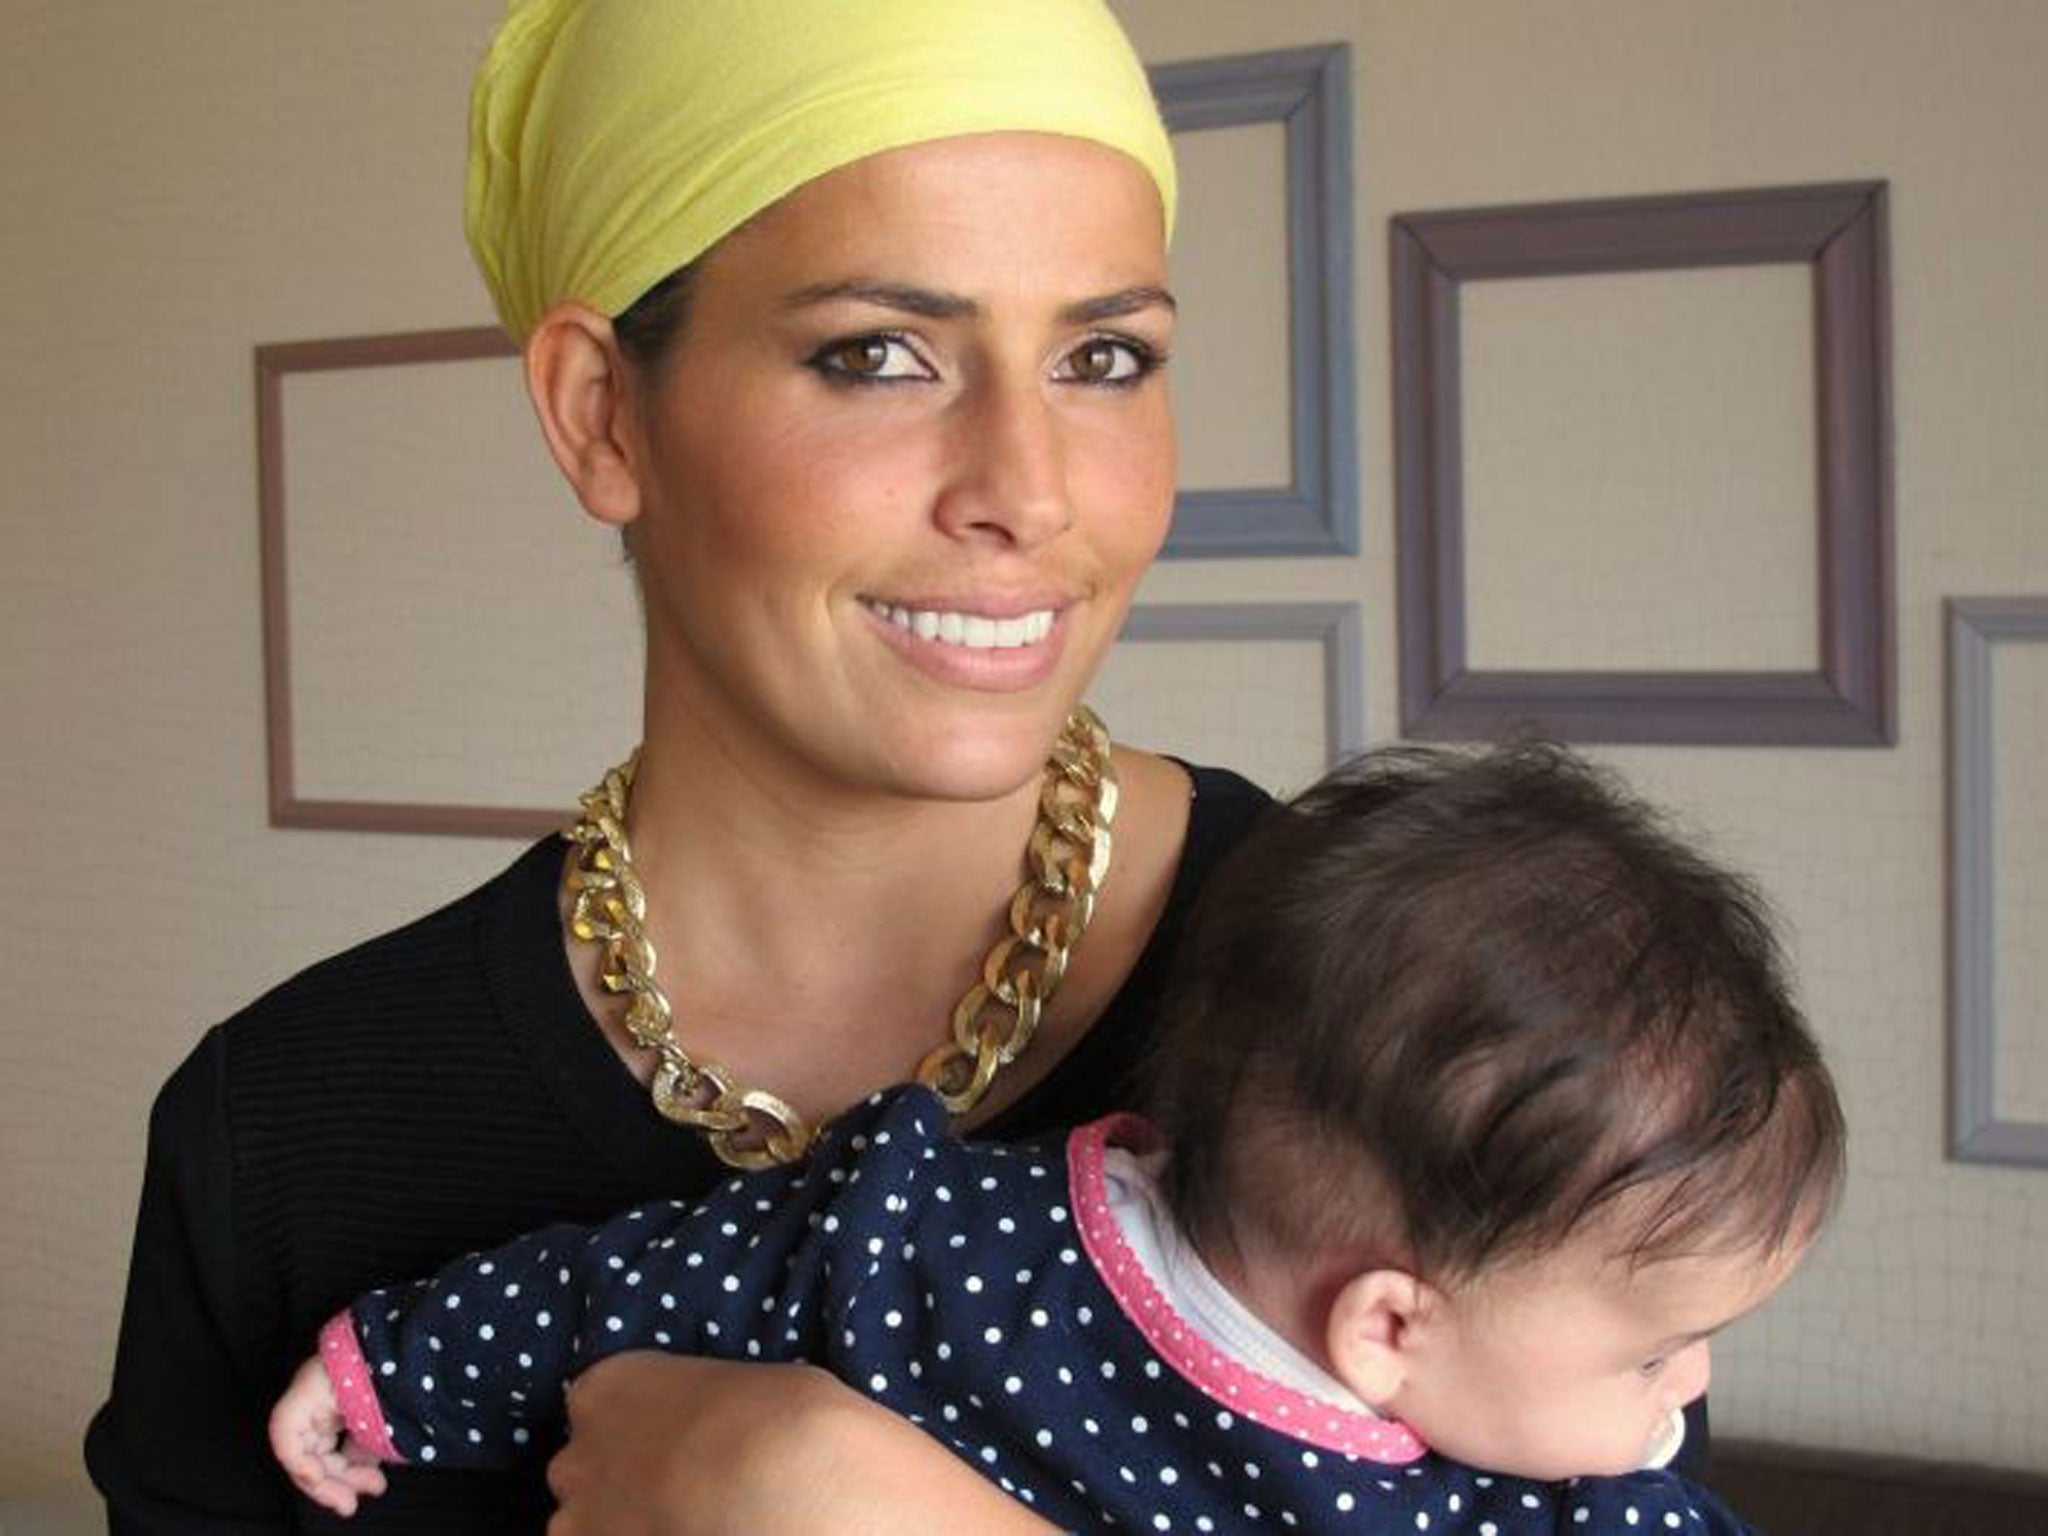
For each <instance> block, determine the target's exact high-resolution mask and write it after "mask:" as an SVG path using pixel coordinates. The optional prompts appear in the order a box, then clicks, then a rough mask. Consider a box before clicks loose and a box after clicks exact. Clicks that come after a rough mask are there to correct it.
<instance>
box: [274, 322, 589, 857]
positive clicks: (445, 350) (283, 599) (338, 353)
mask: <svg viewBox="0 0 2048 1536" xmlns="http://www.w3.org/2000/svg"><path fill="white" fill-rule="evenodd" d="M516 356H518V349H517V348H515V347H514V346H513V345H512V343H511V341H510V340H509V339H508V338H507V337H506V335H505V333H504V332H503V331H500V330H499V329H497V327H495V326H476V327H470V328H465V329H461V330H442V331H407V332H400V333H397V334H393V335H384V336H345V337H336V338H333V339H329V340H322V341H291V342H277V343H273V344H270V345H267V346H259V347H258V348H257V349H256V464H257V475H256V483H257V493H256V494H257V522H258V538H259V542H260V546H261V552H262V573H263V712H264V735H265V742H266V748H265V751H266V756H267V759H268V769H269V787H270V825H272V826H273V827H306V828H316V829H321V830H328V831H341V832H426V833H445V834H452V835H455V836H460V837H517V838H532V837H538V836H540V835H541V834H543V833H545V832H549V831H552V830H554V829H555V828H557V827H559V826H561V825H562V823H563V821H564V820H565V819H566V817H567V815H568V813H569V812H570V811H571V810H572V809H573V807H571V806H558V807H556V808H554V809H552V810H543V809H539V808H535V807H520V806H483V805H447V804H436V803H428V802H419V801H384V800H323V799H309V798H307V797H306V796H303V795H301V794H300V793H299V790H298V763H297V758H296V756H295V754H294V750H293V737H292V627H291V603H290V597H289V588H290V569H291V568H290V565H289V562H288V550H289V541H290V521H291V520H290V516H289V512H290V509H289V508H288V506H287V505H286V499H285V452H286V432H285V425H286V423H285V407H284V384H285V380H286V379H287V378H288V377H290V376H291V375H293V374H298V373H319V372H324V371H328V370H333V369H341V368H402V367H408V366H412V365H415V364H427V363H458V362H476V361H482V360H488V359H493V358H510V357H516Z"/></svg>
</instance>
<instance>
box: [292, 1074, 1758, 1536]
mask: <svg viewBox="0 0 2048 1536" xmlns="http://www.w3.org/2000/svg"><path fill="white" fill-rule="evenodd" d="M1110 1128H1111V1127H1101V1128H1097V1130H1096V1131H1095V1133H1094V1134H1095V1138H1096V1139H1095V1151H1094V1153H1093V1156H1094V1161H1095V1166H1096V1167H1097V1169H1098V1171H1099V1164H1100V1141H1101V1137H1102V1136H1103V1135H1104V1134H1106V1132H1107V1130H1108V1129H1110ZM1088 1135H1089V1132H1087V1131H1083V1132H1077V1133H1076V1140H1075V1142H1074V1147H1075V1148H1076V1149H1078V1150H1077V1152H1076V1156H1075V1166H1076V1167H1085V1166H1086V1164H1087V1157H1086V1156H1085V1155H1083V1153H1084V1152H1085V1149H1086V1147H1087V1145H1088V1143H1087V1140H1086V1138H1087V1137H1088ZM1064 1154H1065V1149H1063V1147H1062V1146H1061V1145H1060V1144H1058V1143H1040V1144H1035V1145H1027V1146H1020V1147H1008V1146H998V1145H993V1144H986V1143H967V1144H962V1143H958V1142H955V1141H953V1140H951V1139H950V1138H949V1137H948V1136H947V1135H946V1116H945V1113H944V1111H943V1110H942V1109H941V1108H940V1106H939V1105H938V1103H937V1101H936V1100H935V1099H933V1098H932V1097H931V1095H930V1094H929V1093H927V1092H926V1091H924V1090H922V1089H899V1090H895V1091H892V1092H891V1093H888V1094H884V1095H879V1096H878V1097H877V1098H876V1099H875V1100H874V1101H871V1103H870V1104H869V1105H867V1106H864V1107H863V1108H861V1109H860V1110H857V1111H854V1112H851V1113H849V1114H847V1115H845V1116H842V1117H841V1118H840V1120H839V1121H838V1122H836V1123H835V1124H834V1126H833V1127H832V1128H831V1130H830V1131H829V1132H828V1133H827V1134H826V1136H825V1137H824V1138H823V1139H822V1140H821V1142H820V1145H819V1147H818V1150H817V1151H816V1153H815V1154H814V1155H813V1156H812V1158H811V1160H810V1161H809V1162H808V1163H807V1164H805V1165H804V1166H802V1167H801V1168H797V1169H773V1170H768V1171H766V1172H763V1173H759V1174H753V1175H746V1176H742V1177H736V1178H733V1179H730V1180H728V1181H727V1182H726V1183H725V1184H723V1185H722V1186H720V1187H719V1188H718V1189H716V1190H714V1191H713V1192H712V1193H711V1194H710V1195H709V1196H707V1197H706V1198H705V1199H704V1200H702V1201H700V1202H696V1203H694V1204H693V1203H687V1202H683V1201H673V1202H668V1203H666V1204H661V1205H655V1206H644V1207H641V1208H639V1209H637V1210H633V1211H629V1212H627V1213H626V1214H624V1215H623V1216H620V1217H618V1218H616V1219H614V1220H613V1221H610V1222H608V1223H606V1224H605V1225H603V1226H601V1227H598V1228H596V1229H589V1228H574V1227H552V1228H547V1229H545V1230H543V1231H540V1232H537V1233H534V1234H531V1235H530V1236H527V1237H525V1238H521V1239H519V1240H518V1241H516V1242H514V1243H511V1244H508V1245H507V1246H506V1247H504V1248H501V1249H499V1250H497V1251H495V1252H493V1253H491V1254H488V1255H484V1256H472V1257H470V1258H468V1259H465V1260H461V1261H458V1262H457V1263H455V1264H452V1265H450V1266H448V1267H447V1268H446V1269H444V1270H442V1271H441V1272H440V1273H439V1274H438V1275H436V1276H435V1277H434V1278H432V1279H431V1280H426V1281H423V1282H420V1283H418V1284H415V1285H412V1286H407V1287H400V1288H395V1289H392V1290H388V1291H379V1292H373V1293H371V1294H370V1295H369V1296H366V1297H364V1298H362V1299H361V1300H360V1301H358V1302H357V1303H356V1305H355V1306H354V1308H353V1309H352V1311H351V1314H349V1318H348V1320H349V1321H351V1322H352V1323H353V1330H352V1334H353V1342H356V1343H359V1345H360V1354H361V1359H360V1360H359V1361H358V1360H346V1359H344V1358H343V1357H345V1356H346V1355H347V1354H348V1353H349V1351H348V1350H346V1349H342V1350H340V1351H338V1352H330V1353H329V1354H328V1358H329V1359H330V1361H337V1360H340V1361H342V1368H343V1369H346V1370H348V1371H349V1372H350V1373H351V1387H350V1391H351V1393H352V1394H356V1395H357V1396H355V1397H352V1399H351V1401H356V1402H358V1403H359V1406H358V1407H357V1408H356V1410H355V1412H356V1414H358V1415H362V1416H365V1421H366V1422H369V1421H370V1420H371V1419H375V1420H377V1421H380V1422H381V1424H382V1426H383V1427H385V1428H386V1429H387V1430H388V1434H389V1439H390V1443H391V1446H392V1447H393V1448H394V1449H395V1450H396V1452H397V1453H398V1455H399V1457H401V1458H402V1459H404V1460H408V1461H412V1462H417V1463H432V1464H433V1465H436V1466H446V1467H475V1466H502V1465H504V1464H505V1463H507V1462H509V1461H512V1460H516V1459H523V1458H524V1457H526V1456H530V1455H536V1454H542V1453H544V1452H546V1451H547V1450H548V1449H549V1448H551V1447H552V1446H553V1445H554V1444H555V1443H557V1442H558V1440H559V1437H560V1425H561V1417H562V1406H561V1403H562V1387H563V1384H564V1382H566V1381H567V1380H568V1379H569V1378H570V1377H572V1376H574V1375H575V1374H576V1373H577V1372H578V1371H580V1370H582V1369H584V1368H585V1367H586V1366H589V1365H591V1364H593V1363H595V1362H596V1361H597V1360H599V1359H601V1358H603V1357H604V1356H606V1355H608V1354H612V1353H616V1352H618V1351H621V1350H625V1349H635V1348H645V1347H648V1346H649V1345H650V1344H658V1345H660V1346H661V1347H663V1348H667V1349H672V1350H674V1351H676V1352H679V1353H694V1354H705V1355H713V1356H718V1357H721V1358H727V1359H762V1360H808V1361H812V1362H814V1363H817V1364H820V1365H823V1366H826V1367H827V1368H829V1369H830V1370H832V1372H833V1373H834V1374H835V1375H837V1376H839V1377H840V1378H841V1379H842V1380H844V1381H847V1382H849V1383H851V1384H852V1385H854V1386H856V1387H858V1388H860V1389H861V1390H863V1391H865V1392H866V1393H868V1394H869V1395H870V1396H871V1397H873V1398H875V1399H876V1400H877V1401H879V1402H881V1403H883V1404H884V1405H886V1406H887V1407H889V1408H891V1409H893V1410H895V1411H896V1412H898V1413H900V1414H903V1415H904V1416H905V1417H907V1418H909V1419H910V1420H911V1421H912V1422H914V1423H916V1424H919V1425H921V1426H923V1427H924V1428H925V1429H926V1430H927V1431H928V1432H930V1433H931V1434H933V1435H934V1436H936V1437H937V1438H938V1439H939V1440H941V1441H942V1442H943V1443H945V1444H947V1445H948V1446H950V1447H951V1448H952V1449H953V1450H954V1451H955V1452H956V1453H957V1454H959V1455H960V1456H961V1457H962V1458H963V1459H964V1460H965V1461H967V1462H968V1463H969V1464H970V1465H972V1466H974V1467H975V1468H976V1469H977V1470H979V1471H980V1472H981V1473H982V1474H983V1475H984V1476H985V1477H987V1478H989V1479H990V1480H991V1481H992V1482H994V1483H996V1484H997V1485H998V1486H999V1487H1002V1488H1004V1489H1005V1490H1006V1491H1009V1492H1010V1493H1011V1494H1012V1495H1013V1496H1015V1497H1017V1498H1019V1499H1020V1500H1023V1501H1024V1502H1026V1503H1028V1504H1029V1505H1031V1506H1032V1507H1033V1508H1034V1509H1036V1510H1037V1511H1038V1512H1039V1513H1040V1514H1042V1515H1044V1516H1045V1517H1046V1518H1048V1519H1051V1520H1053V1521H1055V1522H1057V1523H1059V1524H1060V1525H1062V1526H1064V1527H1067V1528H1070V1529H1075V1530H1105V1529H1118V1530H1149V1531H1165V1532H1197V1531H1244V1530H1293V1531H1330V1532H1359V1533H1368V1532H1390V1531H1427V1532H1431V1533H1443V1532H1450V1531H1458V1532H1474V1531H1476V1532H1480V1533H1482V1536H1529V1533H1537V1532H1612V1533H1621V1532H1626V1531H1629V1530H1635V1529H1641V1528H1643V1527H1644V1526H1649V1527H1652V1528H1657V1529H1667V1530H1674V1531H1681V1532H1683V1533H1684V1536H1729V1533H1733V1532H1739V1531H1742V1530H1744V1529H1745V1528H1744V1527H1743V1526H1741V1525H1740V1524H1739V1523H1738V1522H1736V1521H1734V1520H1733V1519H1732V1518H1731V1517H1729V1516H1728V1515H1727V1514H1726V1513H1725V1512H1724V1511H1723V1510H1722V1509H1721V1508H1720V1506H1719V1505H1717V1504H1715V1503H1714V1502H1713V1500H1712V1499H1711V1497H1710V1496H1708V1495H1707V1494H1705V1493H1704V1492H1702V1491H1701V1490H1699V1489H1697V1488H1693V1487H1690V1486H1689V1485H1687V1484H1685V1483H1683V1482H1681V1481H1680V1480H1679V1479H1678V1478H1676V1477H1675V1476H1673V1475H1671V1474H1669V1473H1662V1472H1650V1473H1637V1474H1633V1475H1632V1476H1630V1477H1627V1478H1618V1479H1589V1480H1585V1481H1582V1482H1578V1483H1572V1484H1556V1485H1550V1484H1540V1483H1532V1482H1528V1481H1525V1480H1521V1479H1516V1478H1506V1477H1495V1476H1487V1475H1483V1474H1478V1473H1475V1472H1473V1471H1472V1470H1470V1469H1468V1468H1465V1467H1462V1466H1459V1465H1457V1464H1455V1463H1452V1462H1448V1461H1445V1460H1444V1459H1442V1458H1440V1457H1437V1456H1434V1455H1430V1454H1427V1453H1426V1452H1425V1453H1423V1454H1421V1455H1420V1457H1419V1459H1414V1460H1408V1461H1406V1462H1403V1463H1396V1462H1392V1461H1389V1460H1387V1459H1385V1458H1384V1457H1382V1458H1381V1459H1374V1458H1373V1457H1372V1456H1370V1455H1367V1454H1362V1453H1361V1449H1360V1445H1361V1444H1363V1442H1358V1443H1354V1442H1353V1441H1352V1440H1350V1439H1347V1438H1346V1436H1347V1435H1349V1434H1353V1433H1354V1432H1358V1426H1350V1427H1348V1428H1347V1427H1346V1426H1342V1425H1339V1426H1337V1432H1336V1433H1335V1436H1334V1438H1333V1435H1332V1432H1331V1426H1330V1425H1329V1424H1328V1423H1327V1422H1322V1423H1304V1424H1301V1425H1299V1426H1298V1427H1296V1426H1293V1425H1291V1423H1290V1420H1289V1418H1288V1416H1287V1415H1276V1413H1275V1412H1274V1411H1273V1404H1274V1403H1275V1402H1276V1401H1284V1399H1276V1398H1275V1397H1274V1396H1273V1395H1272V1394H1273V1393H1275V1392H1279V1391H1280V1390H1281V1389H1279V1388H1278V1387H1277V1384H1274V1383H1271V1382H1268V1381H1266V1380H1265V1378H1263V1377H1259V1376H1257V1374H1256V1373H1250V1372H1245V1371H1244V1369H1243V1368H1242V1367H1240V1366H1237V1365H1236V1363H1235V1362H1228V1361H1219V1362H1215V1363H1214V1364H1215V1367H1216V1368H1215V1369H1214V1370H1205V1371H1202V1372H1199V1373H1197V1374H1200V1375H1201V1376H1202V1377H1203V1380H1202V1382H1199V1383H1198V1382H1197V1381H1196V1380H1192V1379H1190V1376H1189V1374H1188V1373H1187V1372H1185V1371H1183V1370H1182V1369H1181V1368H1179V1364H1178V1363H1177V1360H1176V1357H1175V1355H1174V1353H1172V1352H1167V1353H1164V1354H1162V1352H1161V1351H1160V1350H1158V1349H1155V1348H1154V1347H1153V1344H1152V1342H1151V1341H1150V1340H1149V1339H1148V1336H1147V1335H1148V1331H1149V1332H1151V1333H1154V1334H1159V1335H1161V1336H1168V1335H1170V1333H1171V1331H1172V1329H1173V1328H1175V1327H1176V1326H1178V1323H1177V1319H1175V1318H1174V1317H1173V1316H1172V1315H1171V1313H1170V1309H1168V1312H1167V1314H1166V1315H1164V1316H1162V1315H1161V1314H1160V1311H1159V1308H1160V1307H1161V1306H1163V1305H1164V1304H1163V1301H1161V1300H1160V1299H1159V1298H1158V1293H1157V1291H1156V1288H1152V1287H1150V1286H1149V1285H1148V1284H1147V1283H1145V1277H1143V1276H1141V1275H1133V1274H1129V1273H1126V1274H1123V1275H1121V1276H1119V1277H1118V1279H1117V1283H1116V1284H1114V1285H1112V1284H1110V1283H1109V1282H1107V1281H1106V1280H1105V1277H1104V1275H1103V1273H1102V1272H1101V1271H1100V1270H1099V1269H1098V1267H1097V1262H1096V1260H1097V1258H1098V1256H1099V1252H1100V1248H1099V1245H1098V1244H1097V1243H1096V1242H1095V1241H1094V1239H1092V1238H1090V1237H1087V1236H1084V1235H1083V1234H1082V1233H1081V1232H1080V1231H1078V1230H1077V1226H1078V1225H1080V1224H1085V1223H1088V1222H1089V1221H1090V1220H1091V1219H1092V1218H1091V1215H1090V1212H1091V1209H1092V1206H1091V1204H1090V1198H1089V1195H1088V1190H1087V1188H1086V1181H1085V1179H1084V1180H1082V1181H1080V1182H1071V1181H1070V1180H1069V1179H1068V1178H1067V1177H1066V1176H1065V1175H1066V1173H1067V1168H1066V1166H1065V1165H1066V1157H1065V1155H1064ZM1148 1293H1149V1294H1151V1295H1152V1296H1153V1297H1154V1301H1153V1303H1152V1306H1151V1307H1150V1308H1149V1309H1147V1308H1146V1306H1145V1304H1144V1301H1143V1297H1144V1296H1145V1295H1147V1294H1148ZM1119 1298H1121V1300H1120V1299H1119ZM331 1331H332V1325H331V1327H330V1332H331ZM324 1348H325V1344H324V1343H323V1349H324ZM1233 1382H1234V1383H1235V1384H1236V1385H1237V1388H1238V1392H1237V1398H1238V1399H1241V1401H1237V1400H1233V1399H1232V1398H1231V1395H1230V1392H1229V1387H1230V1384H1231V1383H1233ZM1219 1383H1220V1384H1221V1390H1220V1394H1219V1390H1218V1384H1219ZM1269 1389H1270V1390H1269ZM1254 1407H1256V1411H1253V1410H1254ZM1318 1412H1319V1413H1320V1414H1322V1415H1324V1416H1327V1414H1328V1410H1327V1409H1319V1410H1318ZM1262 1419H1263V1420H1265V1422H1261V1421H1262ZM352 1422H353V1419H352ZM1382 1428H1384V1427H1382ZM1394 1428H1396V1429H1398V1426H1394ZM1403 1433H1405V1431H1404V1432H1403ZM1397 1448H1398V1449H1400V1450H1401V1451H1402V1452H1403V1453H1410V1452H1409V1451H1408V1448H1407V1447H1406V1446H1405V1445H1401V1446H1398V1447H1397ZM1410 1454H1412V1453H1410Z"/></svg>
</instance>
